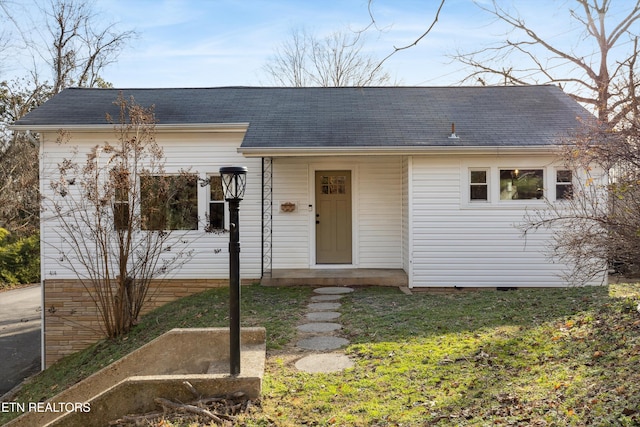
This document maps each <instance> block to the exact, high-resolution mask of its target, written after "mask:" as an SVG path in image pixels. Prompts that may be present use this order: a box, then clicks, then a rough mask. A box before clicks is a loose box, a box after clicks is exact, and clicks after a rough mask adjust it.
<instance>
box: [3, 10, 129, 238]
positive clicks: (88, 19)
mask: <svg viewBox="0 0 640 427" xmlns="http://www.w3.org/2000/svg"><path fill="white" fill-rule="evenodd" d="M47 2H48V3H45V4H44V5H42V6H38V7H35V8H34V7H31V8H30V9H29V10H28V12H30V13H31V15H32V16H31V19H33V21H32V22H28V21H24V19H23V18H22V17H23V15H25V14H26V13H27V9H26V6H25V10H20V9H18V8H19V7H20V4H19V3H14V2H10V1H4V0H0V13H1V14H2V15H3V16H2V18H3V21H5V22H6V23H7V24H8V25H7V26H6V27H4V28H3V30H4V31H2V32H1V33H0V54H2V55H3V56H4V57H5V58H6V59H5V60H4V61H2V62H3V63H5V64H6V63H10V53H11V49H23V50H27V51H30V52H31V55H32V56H33V57H34V64H35V63H36V60H35V59H36V58H43V59H44V60H45V61H46V62H47V64H48V65H49V66H50V68H51V70H52V75H51V81H44V82H43V81H42V79H41V78H40V75H39V72H38V70H37V67H35V65H34V68H33V69H32V70H30V71H29V73H28V77H24V78H20V79H15V80H13V81H10V82H0V226H3V227H7V228H9V229H10V230H11V231H12V232H13V234H18V235H22V234H25V233H29V232H35V231H37V229H38V221H39V208H38V206H39V202H40V200H39V196H38V160H37V156H38V150H37V135H24V134H23V135H13V134H12V133H11V132H10V131H8V130H7V126H8V125H9V124H10V123H12V122H14V121H16V120H19V119H20V118H22V116H24V115H25V114H26V113H28V112H29V111H31V110H32V109H33V108H35V107H37V106H39V105H41V104H42V103H44V102H45V101H46V100H47V99H49V98H50V97H51V96H53V95H54V94H56V93H58V92H60V91H61V90H62V89H64V88H65V87H67V86H70V85H76V86H88V87H94V86H99V87H103V86H109V84H108V83H106V82H104V81H103V80H102V78H101V77H100V72H102V71H103V70H104V68H105V67H106V66H107V65H108V64H110V63H112V62H114V61H115V60H116V59H117V56H118V54H119V53H120V52H121V51H122V49H123V48H124V46H125V45H126V43H127V42H129V41H130V40H131V39H132V38H133V37H134V36H135V33H134V32H133V31H117V30H116V28H115V24H111V23H108V24H102V23H101V22H100V21H99V19H98V18H99V16H98V14H97V13H96V12H95V11H94V9H92V6H91V3H90V2H88V1H86V0H47ZM34 5H36V3H35V2H34ZM34 5H32V6H34ZM36 12H41V14H42V19H43V20H44V22H45V25H44V26H43V27H44V28H45V29H44V31H39V30H38V31H32V30H31V27H32V26H36V28H37V27H38V25H37V22H38V19H39V18H38V17H37V16H39V15H38V13H36ZM9 30H11V32H9ZM10 35H12V36H13V38H12V39H11V40H9V38H8V37H9V36H10ZM9 41H11V43H9ZM3 47H6V49H5V50H2V48H3Z"/></svg>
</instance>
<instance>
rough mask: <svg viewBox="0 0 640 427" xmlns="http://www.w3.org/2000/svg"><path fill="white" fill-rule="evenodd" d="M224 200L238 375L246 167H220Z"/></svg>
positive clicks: (233, 363)
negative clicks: (241, 226) (240, 217)
mask: <svg viewBox="0 0 640 427" xmlns="http://www.w3.org/2000/svg"><path fill="white" fill-rule="evenodd" d="M220 176H221V178H222V180H221V181H222V191H223V192H224V199H225V200H226V201H227V202H229V367H230V371H231V375H238V374H240V230H239V224H238V213H239V211H240V200H242V199H243V198H244V190H245V186H246V183H247V168H246V167H244V166H229V167H223V168H220Z"/></svg>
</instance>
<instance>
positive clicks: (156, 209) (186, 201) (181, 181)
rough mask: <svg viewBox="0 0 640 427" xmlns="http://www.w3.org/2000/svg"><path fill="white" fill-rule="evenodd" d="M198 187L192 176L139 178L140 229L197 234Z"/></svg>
mask: <svg viewBox="0 0 640 427" xmlns="http://www.w3.org/2000/svg"><path fill="white" fill-rule="evenodd" d="M197 183H198V178H197V176H196V175H193V174H181V175H146V176H142V177H141V178H140V197H141V201H142V203H141V207H140V214H141V217H142V229H143V230H197V229H198V192H197Z"/></svg>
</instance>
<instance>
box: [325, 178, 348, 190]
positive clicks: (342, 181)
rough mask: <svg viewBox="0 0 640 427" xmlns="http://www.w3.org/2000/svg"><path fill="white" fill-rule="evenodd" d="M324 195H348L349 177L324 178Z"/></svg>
mask: <svg viewBox="0 0 640 427" xmlns="http://www.w3.org/2000/svg"><path fill="white" fill-rule="evenodd" d="M320 185H321V191H322V194H346V193H347V177H346V176H345V175H333V176H324V175H323V176H322V178H321V183H320Z"/></svg>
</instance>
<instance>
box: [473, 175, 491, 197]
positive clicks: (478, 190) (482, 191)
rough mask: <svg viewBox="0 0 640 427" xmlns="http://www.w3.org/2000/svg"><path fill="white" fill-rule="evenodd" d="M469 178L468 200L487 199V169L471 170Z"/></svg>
mask: <svg viewBox="0 0 640 427" xmlns="http://www.w3.org/2000/svg"><path fill="white" fill-rule="evenodd" d="M469 172H470V180H469V200H471V201H476V200H483V201H487V200H489V184H488V181H487V171H486V169H485V170H471V171H469Z"/></svg>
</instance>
